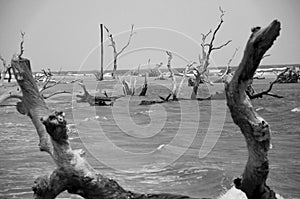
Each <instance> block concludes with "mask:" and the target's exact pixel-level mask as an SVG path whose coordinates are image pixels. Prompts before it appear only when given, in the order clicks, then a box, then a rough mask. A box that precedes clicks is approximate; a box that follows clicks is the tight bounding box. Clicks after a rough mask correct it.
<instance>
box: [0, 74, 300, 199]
mask: <svg viewBox="0 0 300 199" xmlns="http://www.w3.org/2000/svg"><path fill="white" fill-rule="evenodd" d="M269 80H270V79H266V80H259V81H256V82H255V89H256V90H258V91H259V90H261V89H263V88H266V87H267V86H268V82H269ZM179 81H180V80H178V83H179ZM142 83H143V79H142V78H140V79H138V81H137V87H139V86H140V85H141V84H142ZM85 84H86V85H87V88H88V90H89V91H92V92H95V93H97V94H101V92H102V91H103V90H106V92H107V93H108V94H109V95H119V94H122V88H121V86H120V83H119V82H114V81H104V82H100V83H98V84H97V83H96V82H95V81H94V80H93V78H86V79H85ZM170 87H171V82H170V81H160V80H150V81H149V90H148V92H147V97H146V99H151V100H154V99H159V98H158V95H160V96H162V97H166V96H167V95H168V94H169V92H170V91H169V89H170ZM56 89H65V90H69V91H74V93H75V94H77V93H78V92H80V91H81V88H80V87H79V86H77V85H74V86H73V85H60V86H59V88H56ZM222 90H224V88H223V85H222V84H216V85H215V86H210V87H206V86H203V87H202V88H201V91H199V96H200V97H203V98H204V97H207V96H209V94H213V93H216V92H222ZM139 91H140V88H138V89H137V91H136V93H137V94H138V93H139ZM272 91H273V92H274V93H277V94H280V95H283V96H284V98H283V99H277V98H272V97H268V96H266V97H264V98H263V99H257V100H253V101H252V102H253V106H254V107H255V108H256V109H257V112H258V113H259V114H260V115H261V116H262V117H263V118H264V119H265V120H266V121H267V122H268V123H269V124H270V125H271V130H272V135H271V136H272V149H271V150H270V152H269V159H270V173H269V178H268V181H267V184H268V185H269V186H270V187H272V189H274V190H275V192H276V193H279V194H280V195H281V196H283V197H284V198H300V189H299V187H300V169H299V168H300V145H299V144H300V126H299V121H300V112H297V110H296V109H295V108H300V84H275V85H274V88H273V90H272ZM49 92H51V91H49ZM190 93H191V88H190V87H187V83H186V82H184V83H183V86H182V89H181V91H180V97H182V98H189V96H190ZM75 94H74V95H62V96H57V97H53V98H51V99H49V100H47V104H48V106H49V107H50V108H51V109H53V110H62V111H64V112H65V113H66V118H67V121H68V124H69V128H70V133H69V136H70V142H71V145H72V147H73V148H74V149H77V148H83V149H84V150H85V151H86V152H87V155H86V158H87V159H88V161H89V162H90V163H91V164H92V166H93V167H95V168H96V169H97V170H98V171H99V172H100V173H102V174H104V175H106V176H108V177H110V178H113V179H115V180H116V181H118V182H119V184H121V185H122V186H123V187H124V188H126V189H128V190H131V191H135V192H142V193H160V192H164V193H174V194H183V195H189V196H192V197H199V198H201V197H211V198H217V197H218V196H220V195H221V194H223V193H225V192H226V191H227V190H229V189H230V188H231V187H232V180H233V179H234V178H235V177H238V176H240V175H241V174H242V172H243V169H244V166H245V163H246V161H247V149H246V144H245V141H244V137H243V136H242V134H241V133H240V130H239V128H238V127H237V126H236V125H235V124H233V122H232V119H231V116H230V113H229V112H228V109H227V107H226V102H225V100H224V98H223V99H222V97H220V99H219V100H213V101H191V100H181V101H179V102H170V103H164V104H156V105H152V106H140V105H139V103H140V101H141V100H145V97H139V96H132V97H124V98H121V99H118V100H117V101H116V102H115V103H114V106H112V107H110V106H108V107H91V106H89V105H88V104H87V103H76V101H75V99H76V97H75ZM220 95H221V94H220ZM293 109H294V111H292V110H293ZM295 110H296V111H295ZM37 145H38V137H37V134H36V131H35V129H34V127H33V125H32V124H31V122H30V120H29V118H28V117H26V116H23V115H20V114H19V113H17V111H16V110H15V107H4V108H3V107H1V108H0V198H32V191H31V187H32V185H33V182H34V180H35V178H37V177H38V176H40V175H45V174H50V173H51V171H52V170H53V169H54V168H55V165H54V163H53V161H52V160H51V159H50V157H49V156H48V155H47V154H46V153H42V152H39V150H38V147H37ZM58 198H80V197H78V196H75V195H70V194H68V193H62V194H61V195H60V196H59V197H58Z"/></svg>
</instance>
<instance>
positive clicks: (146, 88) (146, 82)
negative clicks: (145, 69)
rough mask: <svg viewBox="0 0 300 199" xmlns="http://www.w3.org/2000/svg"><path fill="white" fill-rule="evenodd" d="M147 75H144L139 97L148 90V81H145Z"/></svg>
mask: <svg viewBox="0 0 300 199" xmlns="http://www.w3.org/2000/svg"><path fill="white" fill-rule="evenodd" d="M147 76H148V73H146V74H145V80H144V85H143V87H142V91H141V92H140V94H139V96H145V95H146V93H147V90H148V81H147Z"/></svg>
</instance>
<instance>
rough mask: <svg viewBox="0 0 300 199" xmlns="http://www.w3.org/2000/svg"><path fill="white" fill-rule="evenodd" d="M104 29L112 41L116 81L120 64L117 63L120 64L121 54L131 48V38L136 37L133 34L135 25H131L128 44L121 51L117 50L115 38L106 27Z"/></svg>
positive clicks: (113, 73)
mask: <svg viewBox="0 0 300 199" xmlns="http://www.w3.org/2000/svg"><path fill="white" fill-rule="evenodd" d="M104 28H105V30H106V32H107V34H108V38H109V40H110V45H109V46H111V47H112V48H113V59H114V68H113V72H112V77H113V78H114V79H116V72H117V67H118V63H117V62H118V56H119V55H120V54H121V53H123V52H124V50H125V49H126V48H127V47H128V46H129V44H130V41H131V38H132V36H133V35H134V32H133V28H134V25H133V24H132V25H131V31H130V35H129V38H128V41H127V44H126V45H125V46H124V47H123V48H122V49H121V50H120V51H118V50H117V45H116V42H115V40H114V36H113V35H112V34H111V33H110V32H109V29H108V28H107V27H106V26H104Z"/></svg>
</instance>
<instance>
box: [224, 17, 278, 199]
mask: <svg viewBox="0 0 300 199" xmlns="http://www.w3.org/2000/svg"><path fill="white" fill-rule="evenodd" d="M279 32H280V23H279V22H278V21H277V20H274V21H273V22H272V23H271V24H270V25H269V26H268V27H266V28H263V29H262V28H260V27H256V28H253V29H252V34H251V36H250V38H249V40H248V42H247V45H246V49H245V51H244V56H243V58H242V61H241V63H240V65H239V67H238V69H237V70H236V72H235V74H234V76H233V78H232V80H231V81H230V82H229V83H226V86H225V90H226V98H227V105H228V107H229V110H230V112H231V116H232V118H233V121H234V123H235V124H237V125H238V126H239V127H240V129H241V131H242V133H243V135H244V137H245V139H246V142H247V148H248V155H249V157H248V161H247V164H246V167H245V170H244V172H243V175H242V177H241V178H238V179H236V180H235V181H234V183H235V186H236V187H237V188H238V189H240V190H242V191H243V192H245V194H246V195H247V198H248V199H275V198H276V196H275V193H274V191H272V190H271V189H270V187H268V186H267V185H266V180H267V177H268V173H269V160H268V150H269V149H270V139H271V132H270V127H269V124H268V123H267V122H266V121H265V120H264V119H263V118H262V117H260V116H259V115H258V114H257V113H256V112H255V110H254V108H253V106H252V105H251V102H250V99H249V97H248V96H247V94H246V92H245V90H246V88H247V86H248V82H249V81H251V80H252V78H253V76H254V74H255V71H256V69H257V67H258V66H259V63H260V61H261V59H262V57H263V55H264V54H265V52H266V51H267V50H268V49H269V48H270V47H271V46H272V45H273V42H274V41H275V40H276V38H277V37H278V36H279Z"/></svg>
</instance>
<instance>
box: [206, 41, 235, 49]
mask: <svg viewBox="0 0 300 199" xmlns="http://www.w3.org/2000/svg"><path fill="white" fill-rule="evenodd" d="M230 42H232V40H229V41H227V42H226V43H225V44H222V45H221V46H218V47H213V48H212V49H211V50H212V51H213V50H219V49H221V48H223V47H224V46H227V45H228V44H229V43H230Z"/></svg>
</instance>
